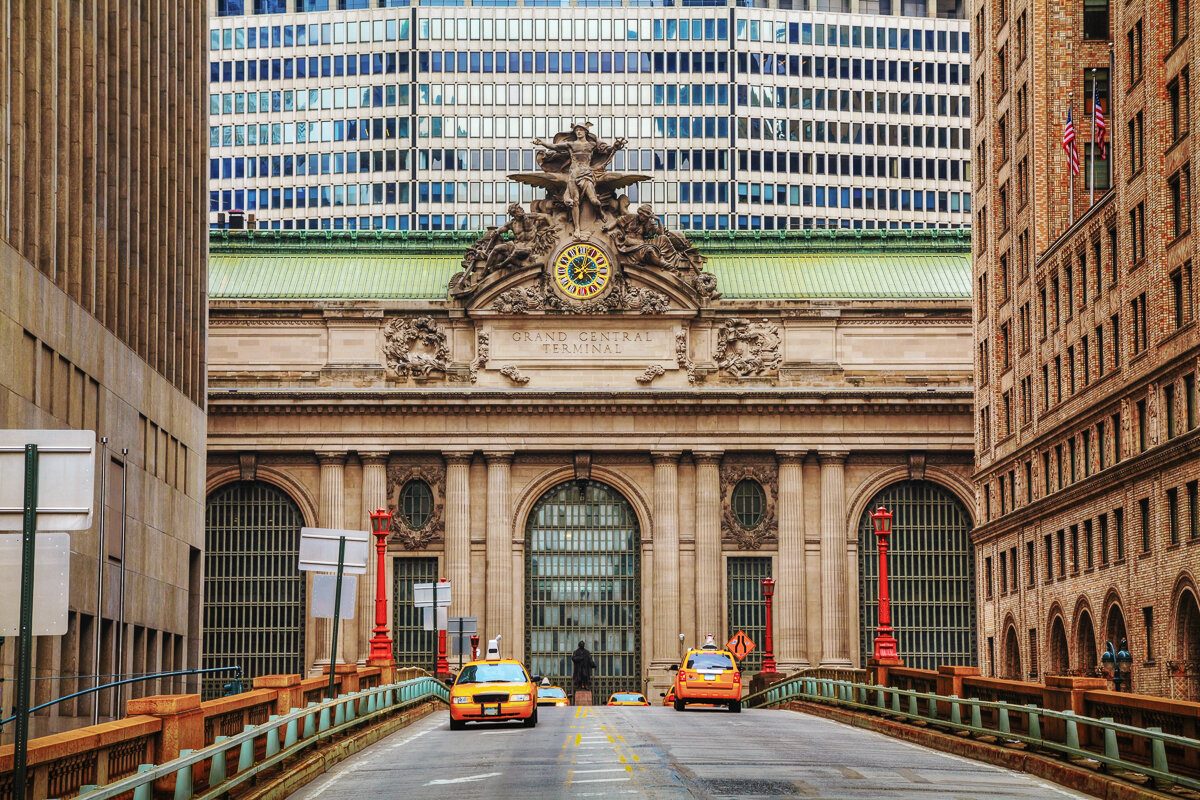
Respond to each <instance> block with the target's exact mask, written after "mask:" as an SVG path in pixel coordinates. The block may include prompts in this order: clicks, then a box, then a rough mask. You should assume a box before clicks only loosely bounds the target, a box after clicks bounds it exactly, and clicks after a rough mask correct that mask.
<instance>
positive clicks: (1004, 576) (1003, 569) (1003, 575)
mask: <svg viewBox="0 0 1200 800" xmlns="http://www.w3.org/2000/svg"><path fill="white" fill-rule="evenodd" d="M1000 594H1008V551H1006V550H1001V551H1000Z"/></svg>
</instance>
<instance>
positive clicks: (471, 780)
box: [425, 772, 504, 786]
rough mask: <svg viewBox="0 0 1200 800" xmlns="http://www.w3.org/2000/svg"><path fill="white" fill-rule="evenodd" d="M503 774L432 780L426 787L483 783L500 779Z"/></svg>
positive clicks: (494, 773) (493, 773) (495, 773)
mask: <svg viewBox="0 0 1200 800" xmlns="http://www.w3.org/2000/svg"><path fill="white" fill-rule="evenodd" d="M503 774H504V773H503V772H485V773H484V774H482V775H468V776H467V777H465V778H439V779H437V780H432V781H430V782H429V783H427V784H425V785H426V786H445V785H447V784H451V783H474V782H476V781H482V780H485V779H487V778H495V777H498V776H500V775H503Z"/></svg>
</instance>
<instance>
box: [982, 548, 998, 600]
mask: <svg viewBox="0 0 1200 800" xmlns="http://www.w3.org/2000/svg"><path fill="white" fill-rule="evenodd" d="M983 574H984V575H985V576H986V577H985V580H986V583H985V584H984V587H985V590H986V591H987V599H988V600H991V599H992V596H993V595H994V594H995V593H994V591H993V584H994V583H995V580H994V579H993V577H992V557H991V556H988V557H987V558H985V559H983Z"/></svg>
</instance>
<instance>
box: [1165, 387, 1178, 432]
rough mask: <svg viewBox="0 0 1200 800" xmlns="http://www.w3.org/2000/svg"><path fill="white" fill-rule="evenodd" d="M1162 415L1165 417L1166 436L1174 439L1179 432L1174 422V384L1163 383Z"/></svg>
mask: <svg viewBox="0 0 1200 800" xmlns="http://www.w3.org/2000/svg"><path fill="white" fill-rule="evenodd" d="M1162 395H1163V416H1164V417H1166V418H1167V438H1168V439H1174V438H1175V436H1176V435H1177V434H1178V433H1179V431H1178V429H1177V426H1176V424H1175V384H1173V383H1166V384H1163V389H1162Z"/></svg>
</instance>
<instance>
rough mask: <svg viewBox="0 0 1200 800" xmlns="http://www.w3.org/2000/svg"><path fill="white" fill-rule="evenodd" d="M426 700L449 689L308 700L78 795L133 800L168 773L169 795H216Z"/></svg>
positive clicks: (142, 798)
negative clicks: (201, 778) (198, 780)
mask: <svg viewBox="0 0 1200 800" xmlns="http://www.w3.org/2000/svg"><path fill="white" fill-rule="evenodd" d="M429 700H441V701H442V702H446V703H448V702H449V691H448V690H447V689H446V685H445V684H443V683H442V682H441V681H438V680H435V679H434V678H425V677H422V678H414V679H412V680H408V681H403V682H401V683H394V684H389V685H387V686H377V687H375V688H373V689H363V690H362V691H359V692H353V693H351V694H343V695H338V697H336V698H334V699H333V700H326V701H325V702H323V703H309V704H308V706H307V707H306V708H302V709H297V708H294V709H292V710H291V711H290V712H289V713H287V714H283V715H274V714H273V715H272V716H271V717H270V719H268V720H267V721H266V722H264V723H262V724H261V725H247V726H246V729H245V730H244V731H242V732H241V733H239V734H236V735H234V736H218V737H217V740H216V742H214V743H213V744H211V745H209V746H208V747H205V748H203V749H200V750H183V751H181V752H180V755H179V757H178V758H176V759H173V760H171V761H168V762H167V763H165V764H159V765H155V764H142V765H141V766H139V767H138V771H137V773H136V774H134V775H130V776H128V777H125V778H122V779H120V780H118V781H114V782H113V783H110V784H108V785H106V786H84V787H82V788H81V789H80V791H79V797H80V798H85V797H86V798H87V800H104V799H105V798H113V797H120V796H121V795H124V794H126V793H127V792H133V798H134V800H150V798H151V797H152V794H153V786H154V783H155V781H158V780H161V779H163V778H168V779H169V778H174V780H175V800H193V798H196V799H197V800H209V799H210V798H217V797H220V796H221V795H224V794H226V793H228V792H229V791H231V790H233V789H235V788H236V787H238V786H240V785H241V784H243V783H245V782H246V781H249V780H251V779H253V778H254V777H255V776H256V775H258V774H260V773H262V772H264V771H266V770H269V769H271V768H272V767H275V766H277V765H279V764H280V763H282V762H283V761H285V760H287V759H289V758H291V757H292V756H294V755H296V754H297V753H300V752H301V751H303V750H305V749H306V748H308V747H311V746H313V745H314V744H318V743H320V742H323V741H327V740H329V739H330V738H331V737H334V736H337V735H339V734H342V733H345V732H347V731H349V730H351V729H352V728H356V727H359V726H361V725H367V724H370V723H372V722H375V721H377V720H378V719H379V718H381V717H383V716H386V715H388V714H392V713H395V712H396V711H399V710H401V709H403V708H406V707H409V706H414V705H417V704H420V703H423V702H426V701H429ZM231 753H236V754H237V768H236V769H235V770H230V769H229V758H228V756H229V754H231ZM197 768H199V769H197ZM205 768H207V773H206V774H207V780H206V781H205V782H204V785H203V786H202V788H201V790H200V791H197V790H196V787H195V785H194V782H193V776H194V775H195V774H197V773H199V772H202V771H203V770H204V769H205Z"/></svg>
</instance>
